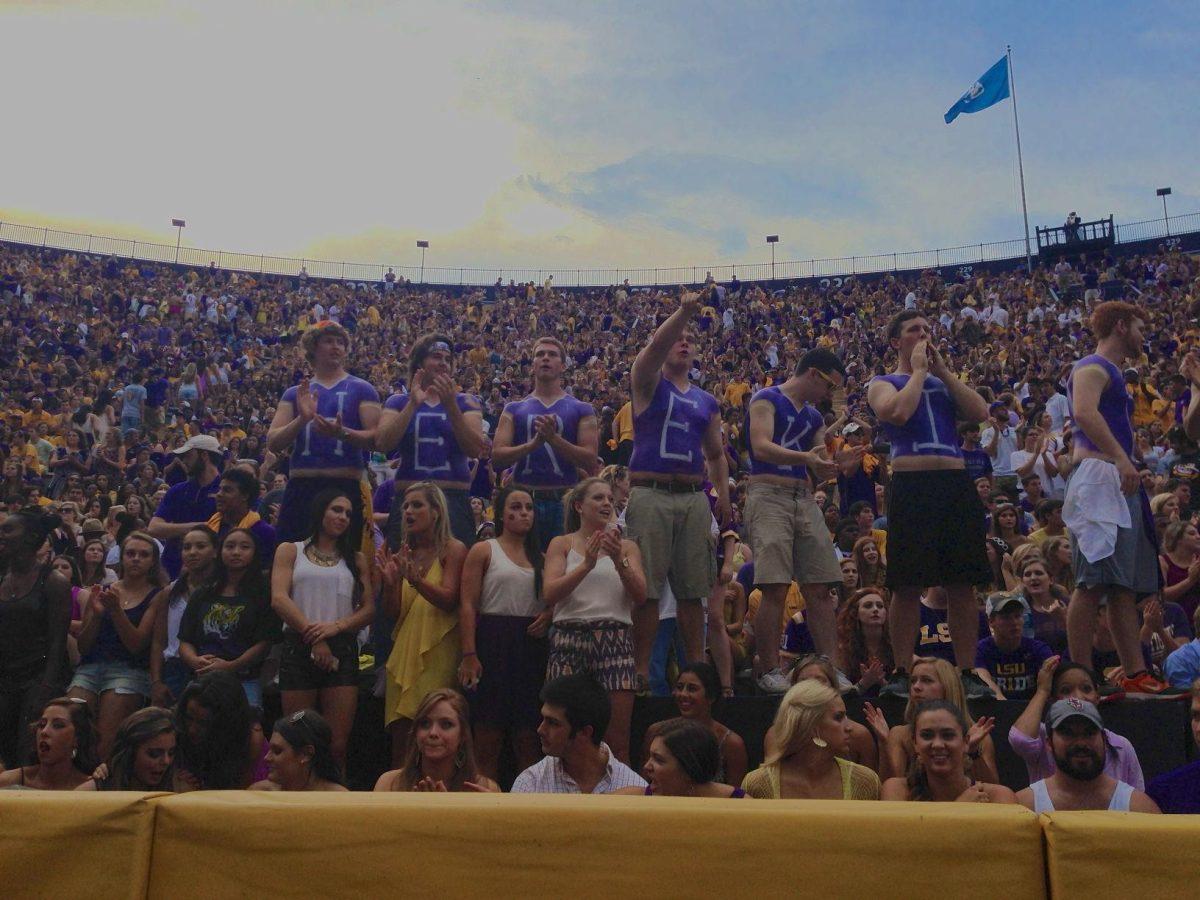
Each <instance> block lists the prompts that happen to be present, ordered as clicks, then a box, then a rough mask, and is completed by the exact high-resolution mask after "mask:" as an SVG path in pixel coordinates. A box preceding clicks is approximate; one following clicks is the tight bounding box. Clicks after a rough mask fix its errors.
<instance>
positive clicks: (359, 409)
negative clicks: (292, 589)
mask: <svg viewBox="0 0 1200 900" xmlns="http://www.w3.org/2000/svg"><path fill="white" fill-rule="evenodd" d="M300 346H301V349H302V350H303V351H304V358H305V360H306V361H307V362H308V364H309V365H310V366H312V372H313V374H312V378H311V379H309V378H305V379H304V380H303V381H301V382H300V384H298V385H296V386H295V387H290V388H288V389H287V390H286V391H284V392H283V396H282V397H281V398H280V400H279V405H278V406H277V407H276V409H275V417H274V418H273V419H272V420H271V427H270V429H269V430H268V431H267V447H269V448H270V449H271V450H272V451H273V452H274V453H277V454H279V453H283V452H284V451H285V450H287V449H288V448H289V447H290V448H291V450H292V457H291V468H290V470H289V472H288V481H287V487H286V488H285V489H284V492H283V500H282V501H281V503H280V506H279V518H278V519H277V522H276V527H275V532H276V535H275V536H276V539H277V540H278V541H279V542H280V543H284V542H291V541H296V540H300V539H303V538H304V537H306V536H307V534H308V526H309V524H310V513H311V511H312V509H313V505H314V502H315V498H316V495H317V494H318V493H320V492H321V491H322V490H323V489H325V488H329V487H336V488H339V489H340V490H342V491H343V492H345V495H346V496H347V497H348V498H350V502H351V504H352V505H353V510H354V515H353V518H352V520H351V526H350V536H351V540H352V542H353V544H354V546H355V548H356V549H362V542H363V534H364V531H365V532H366V534H370V530H369V529H364V527H363V522H364V521H365V508H366V503H365V500H364V497H363V488H362V479H363V473H364V472H365V470H366V467H367V457H368V454H369V453H370V452H371V450H372V448H373V447H374V444H375V427H376V426H377V425H378V424H379V393H378V392H377V391H376V390H375V388H373V387H372V386H371V385H370V384H369V383H368V382H366V381H363V380H362V379H361V378H356V377H355V376H353V375H351V374H350V373H349V372H347V371H346V369H345V361H346V356H347V354H348V353H349V352H350V335H349V334H348V333H347V332H346V329H344V328H343V327H342V326H341V325H339V324H338V323H336V322H318V323H317V324H315V325H313V326H312V327H311V328H309V329H308V330H307V331H305V332H304V336H303V337H302V338H301V339H300ZM332 727H333V730H334V733H335V734H336V733H337V730H338V729H337V726H336V725H332Z"/></svg>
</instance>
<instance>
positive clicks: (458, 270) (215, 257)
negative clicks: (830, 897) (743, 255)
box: [0, 212, 1200, 287]
mask: <svg viewBox="0 0 1200 900" xmlns="http://www.w3.org/2000/svg"><path fill="white" fill-rule="evenodd" d="M1115 228H1116V242H1117V243H1118V244H1121V243H1130V242H1132V241H1143V240H1152V239H1155V238H1167V237H1171V236H1175V235H1179V234H1185V233H1188V232H1194V231H1200V212H1195V213H1187V214H1184V215H1180V216H1172V217H1170V218H1169V219H1166V218H1162V219H1147V220H1145V221H1142V222H1130V223H1128V224H1124V225H1120V224H1118V225H1116V226H1115ZM0 241H2V242H8V243H13V244H22V245H25V246H30V247H47V248H51V249H55V250H69V251H75V252H78V253H89V254H98V255H102V256H116V257H119V258H121V259H130V260H141V261H146V262H154V263H164V264H168V265H176V264H177V265H180V266H191V267H198V268H206V267H208V266H209V265H215V266H216V267H217V268H219V269H232V270H234V271H238V272H250V273H255V274H262V275H285V276H295V275H298V274H299V273H300V270H301V269H304V270H305V271H306V272H307V274H308V275H309V276H310V277H312V278H324V279H332V280H336V281H366V282H379V281H383V280H384V276H385V275H386V274H387V271H388V269H389V268H391V269H392V270H393V271H394V272H395V273H396V276H397V278H401V277H403V278H406V279H408V280H410V281H414V282H415V281H417V280H418V279H419V278H420V276H421V272H422V269H421V267H420V266H400V265H391V266H389V265H388V264H386V263H383V264H378V263H355V262H330V261H327V260H319V259H307V258H300V257H287V256H267V255H266V254H262V253H258V254H256V253H241V252H237V251H229V250H204V249H201V248H198V247H178V248H177V247H176V246H175V245H174V244H157V243H152V242H147V241H135V240H130V239H127V238H116V237H107V236H104V235H93V234H80V233H78V232H73V231H60V230H58V229H54V228H49V227H37V226H33V225H21V224H18V223H14V222H0ZM1035 253H1036V250H1035ZM1024 255H1025V241H1024V239H1022V238H1018V239H1016V240H1011V241H995V242H992V243H979V244H963V245H961V246H958V247H942V248H939V249H936V250H914V251H907V252H897V253H875V254H869V255H865V256H847V257H838V258H831V259H807V260H790V261H780V262H776V263H749V264H742V265H737V264H727V265H715V266H673V267H662V268H601V269H583V268H576V269H571V268H566V269H563V268H529V267H518V268H504V267H487V268H478V267H469V266H459V267H455V266H442V267H438V266H425V267H424V283H426V284H432V285H489V284H493V283H495V281H496V279H498V278H499V279H500V280H502V281H505V282H507V281H509V280H510V279H511V280H515V281H518V282H523V281H534V282H536V283H538V284H542V283H543V282H545V280H546V279H547V278H549V277H553V279H554V283H555V284H556V285H557V286H559V287H607V286H609V285H613V284H620V283H621V282H623V281H625V280H628V281H629V282H630V283H631V284H633V285H636V286H639V287H642V286H653V285H676V284H699V283H701V282H703V281H704V280H705V278H706V277H707V276H708V274H709V273H711V274H712V276H713V277H714V278H715V279H716V280H717V281H722V282H727V281H730V280H732V278H733V277H734V276H736V277H738V278H740V279H741V280H743V281H767V280H772V279H774V280H786V279H792V278H834V277H841V276H846V275H865V274H871V273H877V272H897V271H912V270H920V269H929V268H941V267H942V266H962V265H973V264H975V263H981V262H993V261H996V260H1003V259H1015V258H1019V257H1023V256H1024Z"/></svg>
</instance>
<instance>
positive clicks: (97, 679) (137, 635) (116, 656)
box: [67, 531, 167, 757]
mask: <svg viewBox="0 0 1200 900" xmlns="http://www.w3.org/2000/svg"><path fill="white" fill-rule="evenodd" d="M120 566H121V570H120V571H121V577H120V578H119V579H117V580H116V581H114V582H113V583H112V584H110V585H108V586H107V587H96V588H92V590H90V591H89V592H88V595H87V599H84V597H83V595H82V594H81V595H80V600H79V602H80V605H81V606H82V607H83V625H82V626H81V628H80V630H79V637H78V644H79V653H80V664H79V667H78V668H77V669H76V670H75V677H74V678H73V679H72V680H71V687H70V689H69V690H68V691H67V695H68V696H70V697H77V698H79V699H81V700H84V701H86V702H87V704H88V706H90V707H92V708H93V709H94V710H95V712H96V730H97V733H98V735H99V739H98V742H97V743H98V745H99V752H100V756H102V757H104V756H107V755H108V751H109V750H110V749H111V747H112V742H113V738H114V736H115V735H116V733H117V728H118V726H120V724H121V723H122V722H123V721H125V719H126V718H128V717H129V716H130V715H131V714H132V713H134V712H136V711H137V709H138V708H139V707H141V706H142V705H143V704H144V703H145V701H146V700H147V699H149V697H150V654H149V650H150V638H151V635H152V634H153V633H154V623H155V621H157V619H158V617H159V615H161V614H162V608H163V607H164V606H165V605H166V596H167V592H166V590H165V589H163V588H162V587H161V584H162V567H161V557H160V554H159V549H158V542H157V541H155V540H154V538H152V537H151V536H150V535H148V534H147V533H146V532H144V531H134V532H132V533H130V534H129V535H128V536H126V538H125V541H124V543H122V544H121V562H120Z"/></svg>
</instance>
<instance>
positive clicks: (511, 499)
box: [458, 486, 551, 778]
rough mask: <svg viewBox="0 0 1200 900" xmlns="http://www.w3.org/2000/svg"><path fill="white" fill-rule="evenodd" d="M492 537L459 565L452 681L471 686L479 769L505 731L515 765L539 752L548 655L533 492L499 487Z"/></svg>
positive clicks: (492, 757) (492, 758) (486, 767)
mask: <svg viewBox="0 0 1200 900" xmlns="http://www.w3.org/2000/svg"><path fill="white" fill-rule="evenodd" d="M495 506H496V518H497V525H498V526H499V534H498V536H497V537H495V538H493V539H491V540H487V541H481V542H480V543H478V544H476V545H475V546H474V547H472V548H471V549H470V551H469V552H468V553H467V557H466V562H465V563H464V564H463V571H462V591H461V600H462V606H461V607H460V608H459V639H460V641H461V646H462V662H460V663H459V665H458V680H459V683H460V684H462V686H463V688H465V689H466V690H468V691H471V690H473V691H474V694H473V696H472V703H471V707H472V714H473V717H474V725H475V734H474V738H475V749H476V753H477V755H478V757H479V764H480V768H481V769H482V770H483V771H484V772H486V773H487V774H488V775H490V776H491V777H492V778H495V777H496V776H497V772H498V770H499V765H500V754H501V751H502V750H503V748H504V739H505V734H506V733H510V734H511V735H512V749H513V756H514V757H515V759H516V768H517V770H518V771H521V772H523V771H525V770H526V769H527V768H529V767H530V766H531V765H533V764H534V763H536V762H537V761H538V759H539V758H540V756H541V753H540V750H541V748H540V746H539V741H538V736H537V726H538V724H539V723H540V722H541V707H540V704H539V701H538V697H539V695H540V694H541V690H542V682H543V680H544V679H545V677H546V661H547V659H548V657H549V654H550V645H549V641H548V640H547V638H546V632H547V630H548V629H549V626H550V616H551V613H550V611H549V610H548V609H546V608H545V604H544V603H543V602H542V570H543V568H544V565H545V564H544V561H543V557H542V550H541V544H540V542H539V540H538V529H537V526H536V522H537V511H536V507H535V505H534V501H533V496H532V495H531V494H530V493H529V491H526V490H523V489H521V488H514V487H511V486H510V487H506V488H503V489H501V491H500V493H498V494H497V495H496V504H495Z"/></svg>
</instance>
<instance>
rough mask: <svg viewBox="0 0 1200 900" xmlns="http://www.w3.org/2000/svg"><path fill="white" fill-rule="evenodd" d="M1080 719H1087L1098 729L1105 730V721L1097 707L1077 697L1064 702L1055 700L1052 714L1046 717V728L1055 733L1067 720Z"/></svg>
mask: <svg viewBox="0 0 1200 900" xmlns="http://www.w3.org/2000/svg"><path fill="white" fill-rule="evenodd" d="M1075 717H1078V718H1080V719H1087V720H1088V721H1089V722H1091V723H1092V724H1093V725H1095V726H1096V727H1097V728H1101V729H1103V728H1104V720H1103V719H1101V718H1100V713H1099V712H1098V711H1097V710H1096V707H1095V706H1093V705H1092V704H1091V703H1088V702H1087V701H1086V700H1080V699H1078V698H1076V697H1067V698H1065V699H1063V700H1055V701H1054V703H1052V704H1051V705H1050V712H1049V713H1048V714H1047V716H1046V727H1047V728H1049V729H1050V730H1051V731H1054V730H1055V729H1057V728H1058V726H1059V725H1061V724H1062V723H1063V722H1065V721H1067V719H1073V718H1075Z"/></svg>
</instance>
